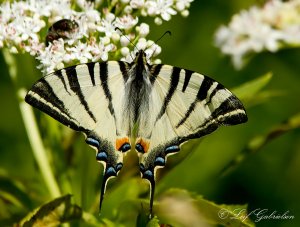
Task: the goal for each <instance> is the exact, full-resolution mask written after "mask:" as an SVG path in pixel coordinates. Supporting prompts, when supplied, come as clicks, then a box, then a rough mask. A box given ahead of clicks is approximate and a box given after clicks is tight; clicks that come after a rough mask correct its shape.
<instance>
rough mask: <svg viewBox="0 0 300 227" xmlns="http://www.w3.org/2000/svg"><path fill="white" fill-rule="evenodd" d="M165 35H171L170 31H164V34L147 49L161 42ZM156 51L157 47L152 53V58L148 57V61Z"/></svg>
mask: <svg viewBox="0 0 300 227" xmlns="http://www.w3.org/2000/svg"><path fill="white" fill-rule="evenodd" d="M166 34H168V35H169V36H171V35H172V33H171V31H166V32H165V33H164V34H162V36H161V37H159V38H158V39H157V40H156V41H155V42H154V43H152V44H151V46H149V47H148V48H149V49H150V48H151V47H152V46H153V45H154V44H157V43H158V42H159V40H161V39H162V38H163V37H164V36H165V35H166ZM156 49H157V47H156V48H155V50H154V51H153V54H152V56H150V57H149V59H150V58H152V57H153V55H154V53H155V51H156Z"/></svg>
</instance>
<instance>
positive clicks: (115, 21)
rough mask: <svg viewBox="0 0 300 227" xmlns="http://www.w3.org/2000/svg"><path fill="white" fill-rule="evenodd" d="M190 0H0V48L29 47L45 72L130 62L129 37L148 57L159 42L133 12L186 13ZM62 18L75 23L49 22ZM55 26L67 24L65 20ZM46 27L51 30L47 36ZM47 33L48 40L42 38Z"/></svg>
mask: <svg viewBox="0 0 300 227" xmlns="http://www.w3.org/2000/svg"><path fill="white" fill-rule="evenodd" d="M192 1H193V0H132V1H129V0H112V1H108V4H104V3H103V1H102V0H96V1H86V0H25V1H15V2H12V1H6V2H4V3H2V4H1V5H0V48H3V47H5V48H8V49H9V50H10V51H11V52H12V53H25V52H27V53H30V54H31V55H32V56H35V57H36V58H37V59H38V60H39V61H40V63H41V64H40V65H39V68H41V69H42V70H43V72H44V73H49V72H52V71H54V70H56V69H60V68H63V67H65V65H66V64H76V63H86V62H88V61H97V60H102V61H106V60H108V59H115V60H119V59H121V60H126V61H129V62H130V61H132V59H133V58H132V57H131V56H134V53H133V52H134V46H133V45H131V44H130V42H132V43H134V44H136V46H137V47H138V48H139V49H144V50H145V51H146V53H147V54H148V56H150V57H151V58H152V57H155V56H157V55H158V54H159V53H160V52H161V48H160V47H159V46H158V45H157V44H153V41H151V40H147V39H146V36H147V35H148V34H149V32H150V28H149V25H148V24H146V23H139V17H138V16H143V17H146V16H149V17H154V18H155V19H154V21H155V22H156V23H157V24H160V23H162V21H163V20H170V19H171V15H175V14H177V12H180V13H181V14H182V15H184V16H187V15H188V8H189V6H190V3H191V2H192ZM75 9H76V10H75ZM61 20H64V21H67V22H68V21H69V22H70V23H74V24H76V29H74V30H69V31H68V30H66V31H64V35H63V36H62V35H60V34H61V33H58V32H57V33H56V29H60V28H55V27H54V25H55V24H56V22H58V21H61ZM52 26H53V27H52ZM58 26H62V30H63V29H68V27H66V25H58ZM51 27H52V30H51V29H49V28H51ZM116 28H119V29H120V30H122V33H123V34H121V32H120V31H119V30H116ZM48 29H49V30H48ZM47 32H48V33H47ZM49 33H52V34H51V35H52V36H49V37H50V38H49V37H48V36H47V35H49ZM124 35H125V36H124ZM46 37H48V38H49V40H50V41H49V42H48V41H47V42H45V40H46ZM149 61H150V60H149ZM158 61H159V60H158V59H157V60H156V62H158Z"/></svg>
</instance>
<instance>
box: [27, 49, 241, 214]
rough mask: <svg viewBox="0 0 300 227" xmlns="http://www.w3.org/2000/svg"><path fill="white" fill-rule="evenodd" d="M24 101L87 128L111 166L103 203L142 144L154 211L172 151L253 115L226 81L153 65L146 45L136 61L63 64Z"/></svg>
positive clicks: (106, 173)
mask: <svg viewBox="0 0 300 227" xmlns="http://www.w3.org/2000/svg"><path fill="white" fill-rule="evenodd" d="M25 100H26V102H27V103H29V104H30V105H32V106H34V107H36V108H37V109H39V110H41V111H43V112H45V113H46V114H48V115H50V116H51V117H53V118H54V119H56V120H58V121H59V122H61V123H62V124H64V125H66V126H68V127H70V128H72V129H74V130H76V131H80V132H82V133H83V134H84V135H85V137H86V139H85V141H86V143H87V144H88V145H90V146H91V147H92V148H94V149H95V150H96V160H97V161H98V162H100V163H102V164H103V165H104V173H103V183H102V186H101V193H100V203H99V206H100V209H101V206H102V201H103V198H104V193H105V189H106V184H107V182H108V180H109V179H110V178H112V177H116V176H117V175H118V173H119V171H120V170H121V169H122V167H123V157H124V155H126V153H127V152H128V151H129V150H131V149H135V150H136V151H137V154H138V156H139V170H140V173H141V176H142V178H144V179H146V180H148V181H149V183H150V209H149V211H150V216H151V215H152V207H153V200H154V192H155V183H156V180H155V176H156V170H157V169H158V168H162V167H164V166H165V165H166V161H167V157H168V156H169V155H171V154H175V153H177V152H179V150H180V146H181V145H182V144H183V143H185V142H186V141H188V140H190V139H195V138H200V137H202V136H205V135H207V134H210V133H212V132H213V131H215V130H216V129H217V128H218V127H219V126H220V125H236V124H240V123H244V122H246V121H247V115H246V112H245V109H244V107H243V104H242V103H241V101H240V100H239V99H238V98H237V97H236V96H235V95H234V94H232V93H231V92H230V91H229V90H228V89H226V88H225V87H224V86H223V85H221V84H220V83H218V82H216V81H215V80H213V79H211V78H209V77H207V76H204V75H201V74H199V73H197V72H194V71H191V70H187V69H182V68H178V67H174V66H170V65H164V64H154V65H151V64H148V63H147V57H146V54H145V52H144V51H143V50H139V51H138V52H137V54H136V57H135V59H134V60H133V62H132V63H128V62H124V61H107V62H91V63H87V64H80V65H75V66H71V67H67V68H64V69H61V70H58V71H56V72H54V73H51V74H49V75H47V76H45V77H43V78H41V79H40V80H38V81H37V82H36V83H35V84H34V85H33V87H32V88H31V89H30V90H29V92H28V93H27V95H26V97H25ZM131 138H136V139H135V141H134V142H131Z"/></svg>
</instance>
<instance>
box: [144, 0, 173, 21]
mask: <svg viewBox="0 0 300 227" xmlns="http://www.w3.org/2000/svg"><path fill="white" fill-rule="evenodd" d="M173 3H174V1H173V0H153V1H147V2H146V4H145V5H146V8H147V12H148V14H149V15H151V16H155V15H160V16H161V18H162V19H164V20H166V21H168V20H170V19H171V15H176V13H177V12H176V11H175V10H174V9H173V8H172V6H173Z"/></svg>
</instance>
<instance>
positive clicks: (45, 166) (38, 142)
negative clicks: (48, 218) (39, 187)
mask: <svg viewBox="0 0 300 227" xmlns="http://www.w3.org/2000/svg"><path fill="white" fill-rule="evenodd" d="M3 56H4V59H5V61H6V63H7V66H8V71H9V75H10V77H11V79H12V81H13V84H14V85H15V87H16V90H17V97H18V102H19V108H20V111H21V116H22V119H23V122H24V125H25V130H26V133H27V136H28V139H29V142H30V145H31V148H32V151H33V155H34V158H35V160H36V162H37V164H38V167H39V169H40V171H41V174H42V177H43V179H44V181H45V183H46V186H47V188H48V190H49V192H50V195H51V197H52V198H55V197H59V196H60V195H61V193H60V190H59V187H58V184H57V182H56V180H55V177H54V174H53V172H52V170H51V167H50V163H49V160H48V157H47V154H46V150H45V147H44V145H43V142H42V139H41V136H40V133H39V130H38V127H37V124H36V120H35V117H34V114H33V110H32V108H31V107H30V106H29V105H27V104H26V103H25V101H24V97H25V94H26V91H25V89H24V88H18V87H17V85H16V84H17V83H16V81H17V76H18V69H17V63H16V61H15V58H14V57H13V55H12V54H10V53H9V51H8V50H7V49H3Z"/></svg>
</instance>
